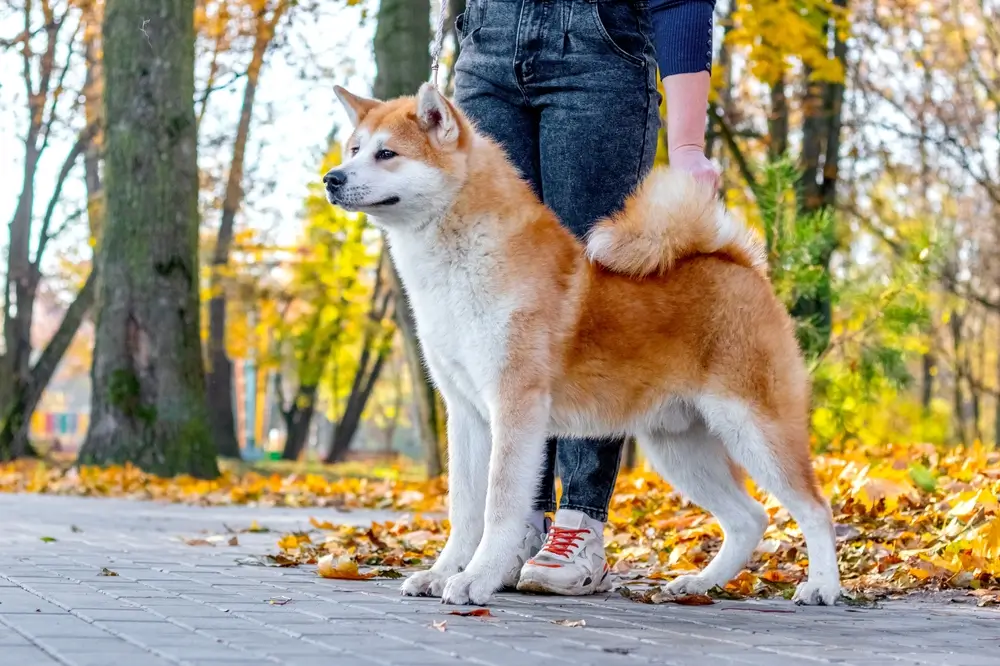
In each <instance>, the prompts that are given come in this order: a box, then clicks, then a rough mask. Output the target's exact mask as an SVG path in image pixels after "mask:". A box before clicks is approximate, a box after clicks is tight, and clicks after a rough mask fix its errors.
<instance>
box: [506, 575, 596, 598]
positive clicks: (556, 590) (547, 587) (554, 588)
mask: <svg viewBox="0 0 1000 666" xmlns="http://www.w3.org/2000/svg"><path fill="white" fill-rule="evenodd" d="M517 591H518V592H530V593H532V594H556V595H559V596H563V597H585V596H588V595H591V594H600V593H602V592H610V591H611V576H610V574H609V575H607V576H605V577H604V578H603V579H602V580H601V581H600V582H598V583H597V584H596V585H595V584H593V583H592V584H590V585H587V586H579V585H573V586H566V587H562V586H559V585H553V584H552V583H543V582H542V581H539V580H531V579H528V580H524V579H523V578H522V579H521V580H520V582H518V584H517Z"/></svg>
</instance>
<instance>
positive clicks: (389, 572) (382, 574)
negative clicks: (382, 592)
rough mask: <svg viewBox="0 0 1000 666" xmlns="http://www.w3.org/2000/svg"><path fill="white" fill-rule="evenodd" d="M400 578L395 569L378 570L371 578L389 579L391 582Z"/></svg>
mask: <svg viewBox="0 0 1000 666" xmlns="http://www.w3.org/2000/svg"><path fill="white" fill-rule="evenodd" d="M402 577H403V574H401V573H399V572H398V571H396V570H395V569H378V570H376V571H375V575H374V576H373V578H389V579H391V580H395V579H398V578H402Z"/></svg>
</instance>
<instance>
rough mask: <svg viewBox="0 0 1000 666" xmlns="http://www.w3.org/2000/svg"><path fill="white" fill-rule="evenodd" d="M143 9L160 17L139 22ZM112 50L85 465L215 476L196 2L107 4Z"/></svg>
mask: <svg viewBox="0 0 1000 666" xmlns="http://www.w3.org/2000/svg"><path fill="white" fill-rule="evenodd" d="M136 17H150V18H149V20H148V21H147V22H144V23H143V24H142V26H137V25H136ZM147 23H148V25H147ZM103 47H104V68H105V94H104V109H105V119H106V122H107V129H106V136H105V144H106V170H105V177H106V188H107V189H106V197H107V219H106V223H105V226H104V230H103V235H102V238H101V244H100V248H99V251H98V258H97V269H98V275H99V276H100V284H99V286H98V303H99V304H100V309H99V314H98V317H97V331H96V344H95V349H94V365H93V370H92V378H93V383H92V386H93V389H92V398H91V400H92V402H91V405H92V407H91V422H90V430H89V432H88V433H87V440H86V442H85V443H84V445H83V447H82V449H81V450H80V455H79V462H81V463H96V464H112V463H124V462H127V461H128V462H132V463H134V464H136V465H138V466H139V467H141V468H142V469H144V470H146V471H149V472H152V473H156V474H160V475H165V476H169V475H175V474H181V473H189V474H192V475H194V476H196V477H200V478H214V477H216V476H218V473H219V470H218V466H217V464H216V459H215V447H214V446H213V444H212V439H211V431H210V428H209V424H208V413H207V409H206V400H205V374H204V365H203V361H202V355H201V341H200V324H199V318H200V311H199V310H200V308H199V303H198V164H197V147H196V137H195V117H194V0H117V2H113V3H108V5H107V7H106V10H105V17H104V25H103Z"/></svg>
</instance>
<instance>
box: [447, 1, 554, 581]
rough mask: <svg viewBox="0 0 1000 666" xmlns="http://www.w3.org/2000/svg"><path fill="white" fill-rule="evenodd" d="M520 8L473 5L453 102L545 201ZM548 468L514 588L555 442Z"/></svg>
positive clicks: (545, 506) (534, 533) (544, 498)
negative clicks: (522, 70)
mask: <svg viewBox="0 0 1000 666" xmlns="http://www.w3.org/2000/svg"><path fill="white" fill-rule="evenodd" d="M519 17H520V3H519V2H506V1H502V0H469V2H468V4H467V6H466V11H465V13H464V14H463V15H462V17H461V19H460V27H461V29H460V34H461V35H462V44H461V46H462V49H461V55H460V56H459V59H458V62H457V63H456V64H455V98H454V99H455V103H456V104H457V105H458V107H459V108H460V109H461V110H462V111H463V112H464V113H465V114H466V116H468V118H469V119H470V120H472V122H473V123H474V124H475V125H476V129H477V130H479V131H480V132H482V133H483V134H485V135H486V136H488V137H490V138H492V139H493V140H494V141H496V142H497V143H499V144H500V145H501V146H503V148H504V150H505V151H506V152H507V156H508V158H509V159H510V161H511V163H512V164H513V165H514V167H515V168H516V169H517V170H518V171H519V172H520V173H521V175H522V177H523V178H524V179H525V180H527V181H528V182H529V183H531V185H532V187H533V188H534V190H535V192H536V193H537V194H538V195H539V196H541V177H540V173H539V169H538V157H539V155H538V113H537V111H536V110H535V109H532V108H531V107H530V106H529V105H528V103H527V100H526V99H525V97H524V94H523V93H522V91H521V89H520V87H519V86H518V82H517V80H516V77H515V76H514V70H513V67H512V65H511V63H512V62H513V59H514V51H515V47H516V40H517V33H518V20H519ZM546 449H547V451H546V456H545V464H544V465H543V468H542V470H541V482H540V485H539V487H538V491H537V494H536V499H535V503H534V506H533V508H534V510H535V513H534V515H533V516H530V517H529V518H528V523H529V525H530V526H531V527H532V528H533V529H532V530H529V532H530V533H529V534H528V535H527V537H526V540H525V543H524V547H523V548H522V551H523V552H522V554H521V560H520V562H519V563H518V564H517V566H516V568H515V569H514V570H513V571H512V573H511V575H510V576H509V577H508V578H507V579H506V580H505V583H507V584H510V585H515V584H516V583H517V576H518V574H519V572H520V568H521V565H522V564H523V563H524V561H525V560H527V559H528V558H530V557H531V556H532V555H534V554H535V552H536V551H537V550H538V548H539V547H541V542H542V535H543V534H544V532H545V525H544V514H545V512H550V511H555V490H554V476H555V474H554V467H555V442H554V441H551V442H549V443H548V446H547V447H546Z"/></svg>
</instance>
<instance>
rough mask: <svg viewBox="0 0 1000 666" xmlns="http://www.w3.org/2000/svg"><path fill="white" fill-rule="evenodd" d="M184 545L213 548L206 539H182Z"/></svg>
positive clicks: (212, 544)
mask: <svg viewBox="0 0 1000 666" xmlns="http://www.w3.org/2000/svg"><path fill="white" fill-rule="evenodd" d="M184 543H186V544H187V545H189V546H214V545H215V544H214V543H212V542H211V541H209V540H208V539H184Z"/></svg>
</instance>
